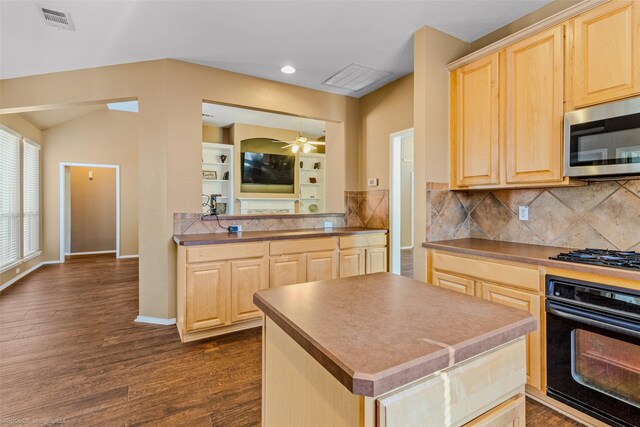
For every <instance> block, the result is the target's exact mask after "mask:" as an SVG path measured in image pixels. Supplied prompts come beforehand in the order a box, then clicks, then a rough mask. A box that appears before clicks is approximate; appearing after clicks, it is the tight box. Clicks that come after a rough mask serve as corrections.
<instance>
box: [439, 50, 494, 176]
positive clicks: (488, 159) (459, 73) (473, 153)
mask: <svg viewBox="0 0 640 427" xmlns="http://www.w3.org/2000/svg"><path fill="white" fill-rule="evenodd" d="M453 73H454V76H453V77H454V79H455V85H454V87H453V88H452V89H453V92H454V94H455V95H454V96H453V99H452V101H451V104H452V106H453V111H452V118H453V120H454V126H453V128H452V131H453V132H452V134H453V135H452V136H453V147H452V148H453V150H452V156H451V158H452V160H453V161H454V162H455V167H454V168H452V170H455V174H456V175H455V182H456V184H457V185H458V186H472V185H487V184H498V183H499V179H500V174H499V165H498V161H499V160H498V159H499V156H498V155H499V135H498V53H494V54H491V55H489V56H487V57H486V58H481V59H479V60H477V61H474V62H472V63H471V64H468V65H465V66H464V67H461V68H459V69H457V70H455V71H454V72H453Z"/></svg>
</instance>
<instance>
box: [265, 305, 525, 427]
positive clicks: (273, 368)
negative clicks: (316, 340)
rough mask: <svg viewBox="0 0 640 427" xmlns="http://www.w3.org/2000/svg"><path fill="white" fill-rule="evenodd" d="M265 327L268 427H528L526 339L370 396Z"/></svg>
mask: <svg viewBox="0 0 640 427" xmlns="http://www.w3.org/2000/svg"><path fill="white" fill-rule="evenodd" d="M264 322H265V323H264V327H263V332H262V333H263V353H262V354H263V385H262V387H263V388H262V392H263V393H262V394H263V396H262V398H263V406H262V411H263V413H262V420H263V422H262V423H263V424H262V425H263V426H266V427H271V426H325V425H331V426H352V427H356V426H365V427H369V426H371V427H372V426H385V427H391V426H414V425H415V426H462V425H466V426H476V427H478V426H504V425H507V424H508V425H514V426H522V427H524V425H525V419H524V404H525V403H524V384H525V381H526V346H525V339H524V338H523V337H522V338H518V339H515V340H513V341H511V342H508V343H506V344H503V345H501V346H499V347H496V348H494V349H492V350H490V351H487V352H485V353H482V354H480V355H478V356H475V357H473V358H470V359H467V360H465V361H463V362H460V363H458V364H454V365H453V366H451V367H449V368H447V369H444V370H441V371H438V372H436V373H433V374H431V375H428V376H426V377H424V378H421V379H419V380H416V381H413V382H411V383H409V384H407V385H405V386H402V387H399V388H397V389H394V390H391V391H389V392H386V393H384V394H382V395H380V396H375V397H369V396H361V395H356V394H353V393H351V392H350V391H349V390H348V389H347V388H346V387H345V386H344V385H343V384H342V383H341V382H340V381H338V379H336V378H335V377H334V375H333V374H332V373H330V372H329V371H328V370H327V368H326V367H323V366H322V365H321V364H320V363H319V362H318V361H316V360H315V359H314V358H313V357H312V356H311V355H310V354H309V353H308V352H307V351H306V350H305V349H303V348H302V347H301V346H300V345H299V344H298V343H297V342H296V341H295V340H294V339H293V338H291V337H290V336H289V334H288V333H287V332H285V331H284V330H282V329H281V328H280V327H279V326H278V325H277V324H276V323H274V322H273V321H272V320H271V319H269V318H268V317H264ZM452 357H453V355H452ZM334 374H338V373H334ZM338 375H339V374H338Z"/></svg>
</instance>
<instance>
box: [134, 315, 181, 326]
mask: <svg viewBox="0 0 640 427" xmlns="http://www.w3.org/2000/svg"><path fill="white" fill-rule="evenodd" d="M135 322H138V323H149V324H152V325H163V326H169V325H175V324H176V319H175V317H174V318H173V319H165V318H163V317H147V316H138V317H136V320H135Z"/></svg>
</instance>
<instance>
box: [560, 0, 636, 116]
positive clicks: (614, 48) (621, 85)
mask: <svg viewBox="0 0 640 427" xmlns="http://www.w3.org/2000/svg"><path fill="white" fill-rule="evenodd" d="M570 27H571V28H572V32H571V35H572V37H573V42H572V44H573V55H572V61H571V62H572V64H571V66H570V69H569V71H570V72H569V73H568V75H567V79H572V81H573V84H572V87H573V91H572V92H573V100H572V101H573V103H572V104H571V102H569V104H568V109H576V108H580V107H584V106H587V105H592V104H599V103H602V102H607V101H611V100H615V99H620V98H625V97H629V96H632V95H636V94H640V5H639V2H638V0H635V1H633V0H631V1H621V0H614V1H611V2H607V3H605V4H604V5H602V6H599V7H597V8H595V9H593V10H590V11H588V12H586V13H584V14H582V15H579V16H578V17H576V18H575V19H573V20H572V21H571V23H570ZM572 107H573V108H572Z"/></svg>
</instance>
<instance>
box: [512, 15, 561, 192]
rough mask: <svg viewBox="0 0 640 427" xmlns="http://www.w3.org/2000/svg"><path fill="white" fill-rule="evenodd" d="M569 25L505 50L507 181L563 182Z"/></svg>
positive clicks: (548, 31) (539, 34) (520, 182)
mask: <svg viewBox="0 0 640 427" xmlns="http://www.w3.org/2000/svg"><path fill="white" fill-rule="evenodd" d="M563 41H564V39H563V26H558V27H555V28H551V29H549V30H547V31H544V32H542V33H538V34H536V35H534V36H532V37H529V38H526V39H524V40H522V41H520V42H518V43H515V44H513V45H511V46H508V47H507V48H506V49H505V51H504V56H503V57H504V60H503V61H502V66H503V68H502V69H503V70H504V72H502V73H501V75H502V76H503V77H504V78H503V81H504V85H505V86H506V88H505V90H504V96H503V97H502V99H503V100H504V101H503V102H505V103H506V105H505V106H504V107H505V116H504V120H503V123H502V125H503V126H504V127H505V132H506V137H505V138H504V140H505V150H506V151H505V153H506V155H505V160H506V183H507V184H523V183H524V184H526V183H535V182H558V181H562V120H563V117H564V116H563V114H564V111H563V108H564V105H563V72H562V70H563V60H564V56H563V44H564V43H563Z"/></svg>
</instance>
